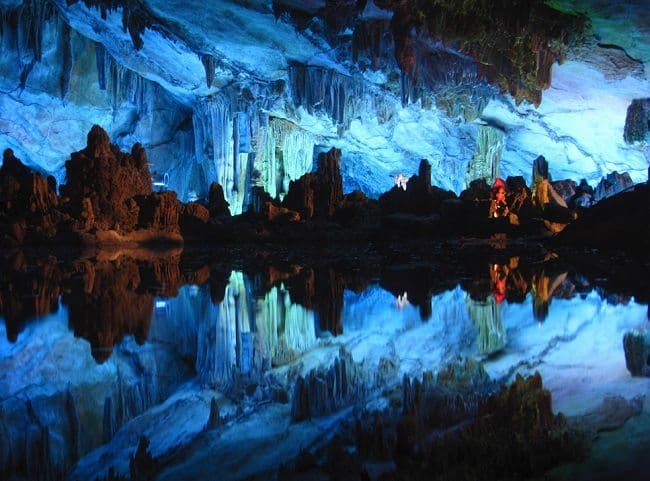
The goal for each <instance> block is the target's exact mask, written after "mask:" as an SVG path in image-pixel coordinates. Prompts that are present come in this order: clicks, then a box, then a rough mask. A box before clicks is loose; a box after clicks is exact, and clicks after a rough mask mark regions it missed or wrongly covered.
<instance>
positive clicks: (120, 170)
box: [61, 125, 151, 233]
mask: <svg viewBox="0 0 650 481" xmlns="http://www.w3.org/2000/svg"><path fill="white" fill-rule="evenodd" d="M66 177H67V183H66V184H65V185H62V186H61V195H62V196H64V197H65V198H66V199H67V200H68V201H69V203H70V209H71V213H72V215H73V216H74V217H81V213H82V211H83V204H84V202H88V201H86V200H85V199H88V200H89V201H90V205H91V206H92V217H93V219H94V226H95V227H97V229H100V230H109V229H112V230H116V231H118V232H119V233H128V232H131V231H133V230H134V229H135V227H136V226H137V224H138V215H139V210H140V209H139V207H138V205H137V204H136V202H135V201H134V200H133V198H134V197H135V196H137V195H148V194H151V174H150V172H149V165H148V163H147V157H146V154H145V152H144V149H143V148H142V146H141V145H139V144H136V145H134V146H133V149H132V150H131V154H130V155H129V154H125V153H123V152H121V151H120V149H119V147H118V146H116V145H114V144H111V142H110V139H109V138H108V134H107V133H106V131H104V130H103V129H102V128H101V127H99V126H98V125H95V126H93V128H92V129H91V130H90V132H89V133H88V142H87V145H86V148H85V149H83V150H81V151H79V152H74V153H73V154H72V155H71V158H70V160H69V161H68V162H66Z"/></svg>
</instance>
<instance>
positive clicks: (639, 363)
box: [623, 332, 650, 377]
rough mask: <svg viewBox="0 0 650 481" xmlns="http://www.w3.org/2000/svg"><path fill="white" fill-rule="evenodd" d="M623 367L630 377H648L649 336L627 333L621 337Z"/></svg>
mask: <svg viewBox="0 0 650 481" xmlns="http://www.w3.org/2000/svg"><path fill="white" fill-rule="evenodd" d="M623 350H624V351H625V366H626V367H627V370H628V371H630V374H632V376H645V377H650V335H649V334H641V333H633V332H628V333H626V334H625V336H623Z"/></svg>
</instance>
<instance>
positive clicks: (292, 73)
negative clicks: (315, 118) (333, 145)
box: [289, 64, 373, 130]
mask: <svg viewBox="0 0 650 481" xmlns="http://www.w3.org/2000/svg"><path fill="white" fill-rule="evenodd" d="M289 78H290V82H291V94H292V98H293V101H294V103H295V104H296V105H299V106H302V107H304V108H305V109H307V111H308V112H309V113H310V114H312V115H313V114H315V113H316V112H322V113H324V114H326V115H328V116H329V117H330V118H331V119H332V121H333V122H334V124H335V125H337V126H338V127H340V129H342V130H347V129H348V128H349V126H350V122H351V121H352V119H353V118H355V117H356V116H357V114H359V113H360V112H362V111H367V110H369V109H371V108H372V103H373V102H372V95H371V92H369V91H367V90H366V88H365V87H364V86H363V84H361V83H360V82H357V81H355V80H354V79H352V78H351V77H348V76H346V75H343V74H341V73H339V72H336V71H334V70H331V69H325V68H322V67H312V66H306V65H302V64H295V65H292V66H291V67H290V69H289Z"/></svg>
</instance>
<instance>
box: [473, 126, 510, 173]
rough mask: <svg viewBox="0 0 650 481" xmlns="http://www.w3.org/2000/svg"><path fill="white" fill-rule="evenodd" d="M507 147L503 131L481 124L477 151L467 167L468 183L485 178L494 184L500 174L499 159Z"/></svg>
mask: <svg viewBox="0 0 650 481" xmlns="http://www.w3.org/2000/svg"><path fill="white" fill-rule="evenodd" d="M504 147H505V134H504V133H503V131H501V130H499V129H497V128H495V127H491V126H489V125H479V128H478V136H477V139H476V152H475V153H474V157H473V158H472V160H471V161H470V164H469V166H468V168H467V175H466V176H465V180H466V182H467V185H469V183H470V182H471V181H472V180H475V179H485V180H486V181H487V183H488V184H490V185H492V183H493V182H494V181H495V179H496V178H497V177H498V176H499V161H500V160H501V154H502V153H503V148H504Z"/></svg>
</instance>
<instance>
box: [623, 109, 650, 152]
mask: <svg viewBox="0 0 650 481" xmlns="http://www.w3.org/2000/svg"><path fill="white" fill-rule="evenodd" d="M649 132H650V99H648V98H646V99H634V100H632V103H631V104H630V105H629V107H628V108H627V115H626V116H625V129H624V130H623V137H624V138H625V142H627V143H629V144H631V143H632V142H641V141H643V140H645V138H646V136H647V135H648V133H649Z"/></svg>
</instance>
